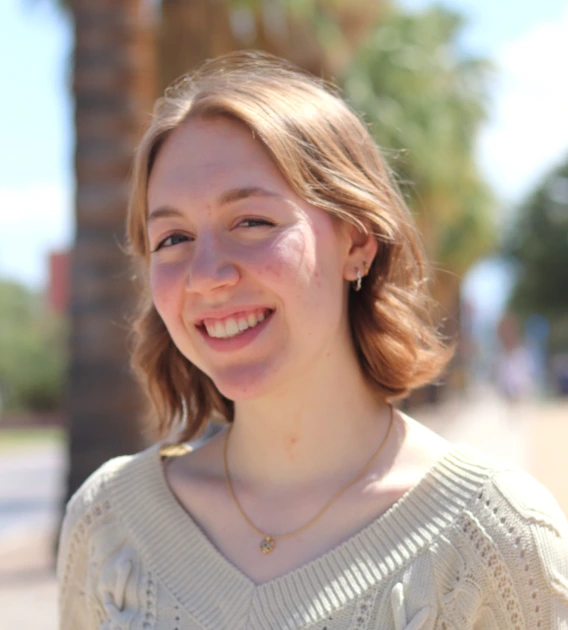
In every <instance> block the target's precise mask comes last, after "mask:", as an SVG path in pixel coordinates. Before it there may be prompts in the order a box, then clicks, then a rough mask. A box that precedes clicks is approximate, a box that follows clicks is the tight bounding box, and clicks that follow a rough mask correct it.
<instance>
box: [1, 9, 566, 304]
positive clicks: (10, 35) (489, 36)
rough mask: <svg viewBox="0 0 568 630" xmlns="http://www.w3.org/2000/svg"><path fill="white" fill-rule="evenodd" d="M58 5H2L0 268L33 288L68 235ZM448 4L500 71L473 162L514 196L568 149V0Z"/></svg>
mask: <svg viewBox="0 0 568 630" xmlns="http://www.w3.org/2000/svg"><path fill="white" fill-rule="evenodd" d="M53 4H54V3H53V2H50V0H35V1H31V0H2V2H0V34H1V37H0V76H2V79H3V81H2V83H3V86H2V87H3V98H2V99H0V121H1V124H0V138H1V140H2V145H3V148H4V150H3V151H2V152H0V276H5V277H11V278H13V279H16V280H19V281H22V282H25V283H27V284H29V285H31V286H35V287H41V286H42V284H43V283H44V282H45V268H46V265H45V256H46V254H47V252H48V251H49V250H51V249H58V248H62V247H65V246H66V245H68V244H69V243H70V242H71V240H72V237H73V220H72V195H73V172H72V159H73V158H72V143H73V139H72V131H73V127H72V107H71V101H70V97H69V94H68V84H69V64H70V61H69V57H70V52H71V47H72V34H71V29H70V26H69V24H68V22H67V20H66V19H65V18H64V16H62V15H61V14H60V13H59V12H58V11H57V10H56V9H54V8H53ZM403 4H404V5H405V6H407V7H409V8H415V9H419V8H422V7H424V6H427V5H429V4H430V2H429V0H404V1H403ZM444 4H446V5H448V6H451V7H453V8H455V9H457V10H459V11H460V12H463V13H465V14H466V16H468V18H469V23H468V25H467V27H466V28H465V30H464V36H463V41H462V45H463V46H464V48H465V49H467V51H468V52H469V53H472V54H476V55H484V56H488V57H490V58H492V59H493V60H494V62H495V63H496V66H497V68H498V71H499V74H498V78H497V79H496V80H495V81H494V83H493V87H492V106H491V117H490V121H489V122H488V124H487V125H486V127H485V128H484V129H483V131H482V133H481V134H480V137H479V142H478V147H479V148H478V159H479V163H480V167H481V169H482V172H483V173H484V174H485V175H486V177H487V178H488V180H489V182H490V183H491V184H492V186H493V187H494V188H495V190H496V192H497V194H498V195H499V196H500V198H501V199H503V200H504V204H503V205H504V206H507V205H509V206H511V205H514V204H513V203H511V202H514V201H515V200H518V199H520V198H521V197H522V195H523V194H524V193H525V192H527V191H528V190H529V189H530V187H531V186H533V185H534V184H535V183H536V182H537V181H538V178H539V177H540V176H541V175H542V174H543V173H544V172H545V171H546V170H547V169H548V168H550V167H551V166H552V165H554V164H555V163H557V162H558V161H559V160H560V159H561V158H562V157H563V156H564V155H566V153H567V152H568V123H567V120H566V119H567V112H568V88H567V87H566V81H565V78H564V77H565V74H566V69H565V61H566V59H568V2H567V1H566V0H539V1H538V2H519V1H518V0H469V1H467V0H446V2H444ZM470 284H472V283H470ZM496 294H499V291H497V292H496ZM499 299H500V298H499V297H497V298H496V300H497V301H498V300H499ZM501 301H502V300H501Z"/></svg>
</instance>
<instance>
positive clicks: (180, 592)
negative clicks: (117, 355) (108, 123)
mask: <svg viewBox="0 0 568 630" xmlns="http://www.w3.org/2000/svg"><path fill="white" fill-rule="evenodd" d="M128 230H129V238H130V242H131V246H132V252H133V255H134V257H135V258H136V259H137V261H138V262H139V263H141V265H140V266H141V274H142V276H143V278H145V279H146V281H147V296H146V300H145V302H144V303H143V305H142V307H141V311H140V313H139V316H138V319H137V323H136V338H137V345H136V349H135V353H134V365H135V367H136V369H137V371H138V374H139V376H140V378H141V381H142V383H143V385H144V387H145V390H146V391H147V393H148V395H149V397H150V399H151V402H152V403H153V408H154V415H155V417H156V418H157V420H158V423H159V426H160V428H161V431H162V434H163V435H164V436H167V437H166V438H165V439H164V441H163V442H161V443H159V444H157V445H155V446H153V447H151V448H149V449H148V450H147V451H145V452H143V453H140V454H137V455H134V456H125V457H120V458H118V459H115V460H112V461H110V462H108V463H107V464H105V465H104V466H103V467H101V468H100V469H99V470H98V471H97V472H96V473H95V474H94V475H93V476H92V477H91V478H90V479H89V480H88V481H86V482H85V484H84V485H83V487H82V488H81V489H80V490H79V491H78V492H77V494H76V495H75V496H74V497H73V499H72V500H71V501H70V503H69V506H68V510H67V516H66V520H65V524H64V528H63V531H62V535H61V544H60V557H59V563H58V573H59V578H60V584H61V587H60V596H61V597H60V600H61V602H60V603H61V605H60V613H61V627H62V628H70V629H73V630H80V629H82V628H89V629H90V628H108V629H111V628H112V629H113V630H117V629H124V630H126V628H148V629H160V630H161V629H166V628H167V629H171V630H173V629H175V628H177V629H178V630H181V629H182V628H183V629H188V630H197V629H200V630H201V629H210V630H225V629H226V630H236V629H241V628H242V629H254V630H260V629H263V630H267V629H274V630H282V629H287V630H300V629H307V628H310V629H314V630H315V629H318V630H355V629H357V630H362V629H375V630H378V629H381V630H391V629H392V630H403V629H406V630H418V629H422V630H426V629H433V628H437V629H440V630H441V629H450V628H451V629H455V630H458V629H459V630H465V629H473V628H476V629H479V630H481V629H483V630H488V629H489V630H490V629H493V628H500V629H501V628H503V629H505V628H506V629H509V628H510V629H529V628H530V629H531V630H532V629H534V628H542V629H551V628H561V627H562V628H564V627H568V560H567V555H568V554H567V551H568V533H567V527H566V521H565V519H564V517H563V515H562V513H561V512H560V510H559V509H558V507H557V506H556V504H555V502H554V501H553V499H552V498H551V497H550V495H549V494H548V493H547V492H546V491H545V490H544V489H543V488H542V487H540V486H539V485H537V483H536V482H535V481H533V480H532V479H531V478H529V477H528V476H527V475H525V474H524V473H522V472H520V471H517V470H513V469H511V468H509V467H507V466H504V465H501V464H498V463H494V462H491V461H489V460H487V459H485V458H484V457H483V456H482V455H480V454H479V453H477V452H474V451H472V450H470V449H468V448H465V447H455V446H451V445H449V444H448V443H446V442H445V441H444V440H443V439H441V438H440V437H438V436H437V435H435V434H433V433H432V432H430V431H429V430H427V429H426V428H424V427H423V426H421V425H419V424H418V423H416V422H415V421H413V420H412V419H410V418H409V417H407V416H405V415H404V414H402V413H400V412H398V411H396V410H395V409H394V407H393V406H392V401H393V400H396V399H399V398H401V397H404V396H405V395H406V394H407V393H408V392H409V391H411V390H412V389H413V388H416V387H418V386H421V385H423V384H425V383H427V382H429V381H431V380H432V379H434V378H436V377H437V376H438V375H439V374H440V372H441V371H442V370H443V368H444V366H445V364H446V362H447V360H448V358H449V354H450V353H449V350H448V349H447V348H446V347H445V346H444V344H443V343H442V342H441V341H440V338H439V337H438V335H437V333H436V329H435V327H434V326H433V325H432V323H431V321H430V319H429V299H428V296H427V292H426V288H425V268H424V263H423V259H422V255H421V251H420V247H419V243H418V237H417V235H416V232H415V228H414V226H413V222H412V218H411V215H410V213H409V212H408V210H407V208H406V207H405V205H404V203H403V201H402V199H401V196H400V194H399V193H398V192H397V189H396V186H395V184H394V183H393V180H392V179H391V176H390V175H389V172H388V170H387V168H386V166H385V164H384V163H383V161H382V159H381V157H380V155H379V152H378V150H377V148H376V146H375V145H374V144H373V141H372V140H371V138H370V136H369V134H368V132H367V130H366V128H365V126H364V125H363V124H362V123H361V122H360V121H359V119H358V118H357V117H356V116H355V115H354V114H353V113H352V112H351V111H350V110H349V108H348V107H347V106H346V104H345V103H344V102H343V101H342V100H341V99H340V98H339V97H338V96H337V95H336V94H335V93H334V92H333V91H330V90H328V89H326V87H325V86H324V85H323V84H322V83H321V82H319V81H317V80H315V79H314V78H311V77H309V76H306V75H305V74H303V73H301V72H300V71H298V70H296V69H294V68H292V67H290V66H289V65H287V64H286V63H285V62H283V61H280V60H277V59H274V58H271V57H268V56H266V55H261V54H258V53H234V54H232V55H229V56H226V57H224V58H220V59H217V60H214V61H212V62H209V63H207V64H206V65H205V66H203V67H202V68H201V69H200V70H199V71H198V72H197V73H196V74H194V75H193V76H192V77H190V78H186V79H184V80H183V81H181V82H179V83H178V84H177V85H176V86H175V87H174V88H173V89H171V90H169V91H168V92H167V93H166V95H165V97H164V98H163V99H161V100H160V101H159V102H158V104H157V107H156V110H155V117H154V119H153V121H152V123H151V125H150V128H149V129H148V131H147V132H146V135H145V136H144V138H143V140H142V143H141V145H140V148H139V151H138V154H137V157H136V162H135V166H134V186H133V193H132V203H131V208H130V214H129V219H128ZM211 419H213V420H222V421H223V422H225V423H226V424H227V428H226V430H224V431H222V432H221V433H218V434H217V435H215V436H214V437H212V438H211V439H209V440H208V441H206V442H205V443H203V444H202V445H201V446H200V447H199V448H194V449H191V448H184V447H181V446H179V445H182V444H184V443H187V442H188V441H191V440H193V439H194V438H195V437H196V436H197V435H199V433H200V431H202V430H203V429H204V427H205V425H206V423H207V422H208V421H209V420H211ZM176 445H178V446H176Z"/></svg>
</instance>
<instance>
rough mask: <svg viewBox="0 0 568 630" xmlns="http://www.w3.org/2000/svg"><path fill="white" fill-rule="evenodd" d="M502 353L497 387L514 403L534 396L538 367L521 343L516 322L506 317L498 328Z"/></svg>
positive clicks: (498, 366) (499, 361)
mask: <svg viewBox="0 0 568 630" xmlns="http://www.w3.org/2000/svg"><path fill="white" fill-rule="evenodd" d="M498 334H499V339H500V342H501V343H500V351H499V354H498V356H497V362H496V376H497V385H498V388H499V391H500V392H501V394H502V395H503V396H504V397H505V398H506V399H507V400H508V401H509V402H512V403H517V402H520V401H521V400H525V399H527V398H529V397H530V396H531V395H533V394H534V391H535V384H536V380H537V377H536V366H535V364H534V360H533V358H532V356H531V353H530V352H529V350H528V348H527V347H526V346H525V345H524V344H523V343H522V342H521V337H520V335H519V331H518V326H517V322H516V320H515V319H514V318H513V316H512V315H506V316H505V317H504V318H503V319H502V320H501V322H499V326H498Z"/></svg>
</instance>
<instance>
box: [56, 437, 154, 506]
mask: <svg viewBox="0 0 568 630" xmlns="http://www.w3.org/2000/svg"><path fill="white" fill-rule="evenodd" d="M156 448H157V447H156V446H153V447H151V448H149V449H147V450H145V451H142V452H140V453H137V454H135V455H122V456H120V457H115V458H113V459H110V460H108V461H107V462H105V463H104V464H102V465H101V466H100V467H99V468H98V469H97V470H95V471H94V472H93V473H92V474H91V475H90V476H89V477H88V478H87V479H86V480H85V481H84V482H83V484H82V485H81V486H80V487H79V489H78V490H77V491H76V492H75V493H74V494H73V496H72V497H71V498H70V499H69V501H68V503H67V506H66V517H68V516H75V517H79V516H81V515H83V514H84V513H86V512H88V511H90V510H93V509H96V508H99V510H100V509H103V507H104V504H105V502H106V503H108V501H109V500H110V498H111V495H112V490H113V487H114V486H115V485H116V484H118V483H120V481H121V479H122V478H123V477H124V475H125V473H126V471H128V470H129V468H131V467H132V466H134V465H135V464H136V462H140V461H144V460H147V459H148V458H149V457H151V456H152V454H153V453H155V450H156Z"/></svg>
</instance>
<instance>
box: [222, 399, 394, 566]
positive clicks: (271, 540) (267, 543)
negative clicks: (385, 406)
mask: <svg viewBox="0 0 568 630" xmlns="http://www.w3.org/2000/svg"><path fill="white" fill-rule="evenodd" d="M389 408H390V421H389V427H388V429H387V432H386V435H385V437H384V439H383V441H382V442H381V444H380V446H379V448H378V449H377V451H376V452H375V454H374V455H373V457H371V459H370V460H369V461H368V462H367V464H366V465H365V466H364V468H363V469H362V470H360V471H359V473H358V474H357V476H356V477H354V478H353V479H352V480H351V481H350V482H349V483H348V484H347V485H345V486H343V488H341V489H340V490H339V491H338V492H336V493H335V494H334V495H333V496H332V497H331V499H330V500H329V501H328V502H327V503H326V504H325V505H324V506H323V508H322V509H321V510H320V511H319V512H318V513H317V514H316V515H315V516H314V517H313V518H312V519H311V520H310V521H308V522H307V523H306V524H305V525H303V526H302V527H300V528H299V529H296V530H294V531H293V532H289V533H287V534H278V535H274V536H269V535H268V534H266V533H265V532H263V531H261V530H260V529H258V527H257V526H256V525H255V524H254V523H253V522H252V521H251V520H250V518H249V517H248V516H247V515H246V514H245V512H244V510H243V508H242V507H241V505H240V503H239V502H238V500H237V497H236V495H235V491H234V490H233V485H232V483H231V477H230V476H229V466H228V464H227V448H228V445H229V435H230V433H231V428H229V429H227V433H226V434H225V444H224V448H223V463H224V465H225V479H226V481H227V487H228V489H229V493H230V495H231V497H232V498H233V501H234V502H235V505H236V506H237V508H238V510H239V512H240V513H241V515H242V517H243V518H244V519H245V521H246V522H247V523H248V524H249V525H250V527H252V529H254V531H255V532H256V533H257V534H259V535H260V536H262V541H261V543H260V550H261V551H262V553H263V554H267V553H270V552H271V551H273V549H274V547H275V546H276V541H277V540H284V539H285V538H292V536H296V535H297V534H300V533H301V532H303V531H305V530H306V529H308V527H310V526H311V525H313V524H314V523H315V522H316V521H317V520H318V519H319V518H320V516H321V515H322V514H323V513H324V512H326V511H327V509H328V508H329V507H330V506H331V505H332V504H333V503H334V502H335V501H336V500H337V499H338V498H339V497H340V496H341V495H342V494H343V493H344V492H345V491H346V490H347V489H348V488H350V487H351V486H352V485H353V484H355V483H357V481H359V479H361V477H362V476H363V475H364V474H365V473H366V472H367V471H368V470H369V468H371V466H372V465H373V463H374V462H375V461H376V459H377V458H378V456H379V455H380V453H381V451H382V450H383V448H384V446H385V444H386V443H387V441H388V439H389V436H390V432H391V429H392V427H393V424H394V408H393V406H392V405H390V404H389Z"/></svg>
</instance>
